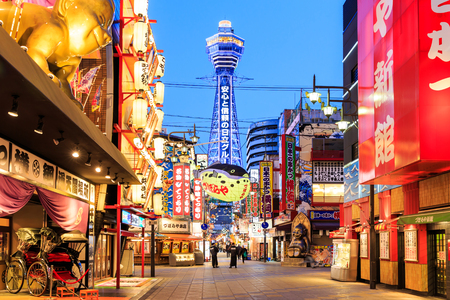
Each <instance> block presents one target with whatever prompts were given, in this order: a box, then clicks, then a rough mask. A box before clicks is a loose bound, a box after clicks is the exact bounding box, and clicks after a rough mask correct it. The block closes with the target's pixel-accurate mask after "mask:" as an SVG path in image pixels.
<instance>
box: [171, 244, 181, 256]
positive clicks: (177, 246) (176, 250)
mask: <svg viewBox="0 0 450 300" xmlns="http://www.w3.org/2000/svg"><path fill="white" fill-rule="evenodd" d="M172 253H180V242H173V247H172Z"/></svg>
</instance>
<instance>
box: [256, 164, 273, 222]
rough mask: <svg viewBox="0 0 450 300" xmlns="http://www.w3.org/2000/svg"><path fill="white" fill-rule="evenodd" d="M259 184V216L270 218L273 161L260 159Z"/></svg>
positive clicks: (271, 209)
mask: <svg viewBox="0 0 450 300" xmlns="http://www.w3.org/2000/svg"><path fill="white" fill-rule="evenodd" d="M259 174H260V176H261V177H260V181H259V182H260V184H261V187H260V188H261V195H260V196H261V218H263V217H264V213H265V214H266V218H272V211H273V162H271V161H261V162H260V163H259Z"/></svg>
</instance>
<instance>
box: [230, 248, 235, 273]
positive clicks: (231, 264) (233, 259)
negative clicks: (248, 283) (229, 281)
mask: <svg viewBox="0 0 450 300" xmlns="http://www.w3.org/2000/svg"><path fill="white" fill-rule="evenodd" d="M230 254H231V259H230V268H232V267H235V268H237V248H236V246H235V245H234V243H233V244H231V247H230Z"/></svg>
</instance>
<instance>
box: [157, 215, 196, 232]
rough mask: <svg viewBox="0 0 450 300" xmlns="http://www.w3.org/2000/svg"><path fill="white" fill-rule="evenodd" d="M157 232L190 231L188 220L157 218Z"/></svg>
mask: <svg viewBox="0 0 450 300" xmlns="http://www.w3.org/2000/svg"><path fill="white" fill-rule="evenodd" d="M158 232H159V233H188V234H189V233H190V232H191V226H190V222H189V221H182V220H170V219H166V218H161V219H158Z"/></svg>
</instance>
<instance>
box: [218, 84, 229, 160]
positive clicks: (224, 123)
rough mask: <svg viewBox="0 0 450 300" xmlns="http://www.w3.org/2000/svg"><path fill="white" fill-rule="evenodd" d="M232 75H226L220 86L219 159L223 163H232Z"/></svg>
mask: <svg viewBox="0 0 450 300" xmlns="http://www.w3.org/2000/svg"><path fill="white" fill-rule="evenodd" d="M230 79H231V77H230V76H224V77H223V78H222V80H220V86H219V116H220V117H219V120H220V121H219V141H225V142H221V143H220V144H219V159H220V162H221V163H223V164H232V161H231V156H232V151H231V149H232V145H231V117H232V114H231V105H230V102H231V97H232V94H231V82H230Z"/></svg>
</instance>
